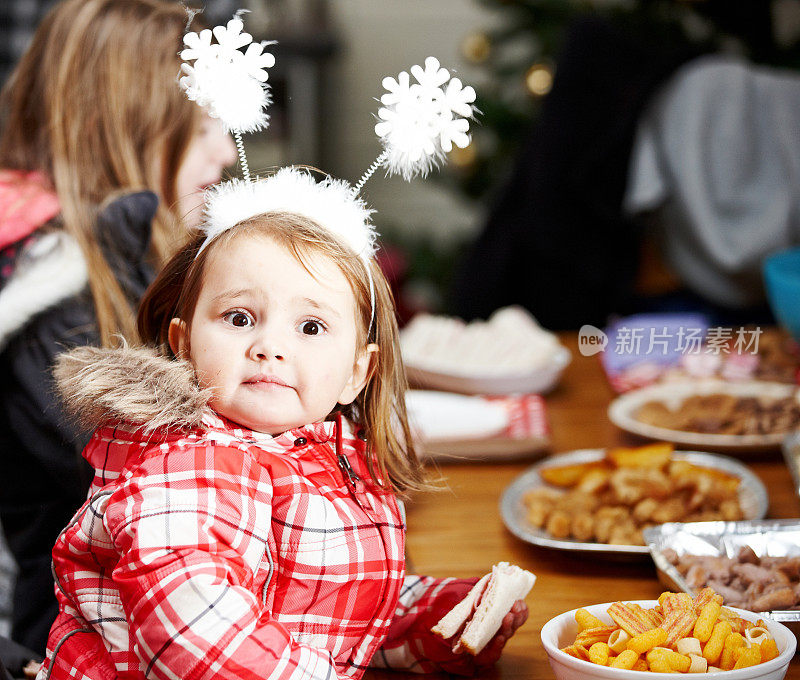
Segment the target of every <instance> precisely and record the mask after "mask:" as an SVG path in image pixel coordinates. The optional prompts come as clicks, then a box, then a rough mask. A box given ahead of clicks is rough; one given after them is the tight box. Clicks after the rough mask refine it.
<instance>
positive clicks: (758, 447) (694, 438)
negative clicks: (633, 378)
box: [608, 379, 796, 452]
mask: <svg viewBox="0 0 800 680" xmlns="http://www.w3.org/2000/svg"><path fill="white" fill-rule="evenodd" d="M795 392H796V388H795V386H793V385H787V384H785V383H776V382H762V381H757V380H752V381H747V382H741V383H739V382H728V381H724V380H713V379H708V380H686V381H676V382H665V383H658V384H656V385H649V386H648V387H643V388H641V389H638V390H632V391H630V392H627V393H625V394H623V395H622V396H619V397H617V398H616V399H615V400H614V401H612V402H611V405H610V406H609V407H608V417H609V418H610V419H611V422H612V423H614V424H615V425H616V426H617V427H619V428H621V429H623V430H625V431H627V432H631V433H633V434H638V435H640V436H642V437H647V438H649V439H658V440H660V441H668V442H673V443H675V444H682V445H685V446H698V447H702V448H712V449H721V450H725V451H729V452H733V451H742V452H746V451H765V450H769V449H774V448H777V447H779V446H780V445H781V442H782V441H783V440H784V438H785V437H786V436H787V434H788V433H786V432H783V433H777V434H705V433H700V432H686V431H683V430H669V429H667V428H665V427H657V426H655V425H649V424H648V423H643V422H641V421H639V420H637V419H636V418H635V417H634V414H635V413H636V412H637V411H638V410H639V408H640V407H641V406H643V405H644V404H646V403H647V402H649V401H660V402H663V403H664V404H666V405H667V406H668V407H670V408H677V407H678V406H680V404H681V403H682V402H683V401H684V400H685V399H687V398H688V397H692V396H695V395H708V394H731V395H733V396H736V397H768V398H773V399H782V398H784V397H788V396H791V395H792V394H794V393H795Z"/></svg>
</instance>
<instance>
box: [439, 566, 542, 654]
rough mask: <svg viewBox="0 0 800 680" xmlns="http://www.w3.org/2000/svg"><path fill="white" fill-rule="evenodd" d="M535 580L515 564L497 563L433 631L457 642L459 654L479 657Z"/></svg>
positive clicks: (455, 647) (456, 648) (454, 645)
mask: <svg viewBox="0 0 800 680" xmlns="http://www.w3.org/2000/svg"><path fill="white" fill-rule="evenodd" d="M535 581H536V576H534V575H533V574H531V572H529V571H525V570H524V569H520V568H519V567H517V566H515V565H513V564H509V563H508V562H500V563H499V564H495V565H494V566H493V567H492V571H491V572H490V573H488V574H486V575H485V576H484V577H483V578H481V579H480V581H478V582H477V583H476V584H475V585H474V586H473V587H472V590H470V591H469V593H468V594H467V596H466V597H465V598H464V599H463V600H461V602H459V603H458V604H457V605H456V606H455V607H453V608H452V609H451V610H450V611H449V612H448V613H447V614H445V615H444V616H443V617H442V618H441V619H440V621H439V623H437V624H436V625H435V626H434V627H433V628H431V631H432V632H433V633H435V634H436V635H438V636H439V637H441V638H442V639H444V640H453V651H454V652H456V653H457V652H460V651H462V650H466V651H467V652H469V653H470V654H473V655H475V654H478V653H480V651H481V650H482V649H483V648H484V647H485V646H486V645H487V643H488V642H489V640H491V639H492V638H493V637H494V636H495V634H496V633H497V631H498V630H500V626H501V625H502V623H503V619H504V618H505V615H506V614H508V612H509V611H511V607H512V606H513V604H514V603H515V602H516V601H517V600H522V599H524V598H525V596H526V595H527V594H528V593H529V592H530V590H531V588H532V587H533V584H534V583H535Z"/></svg>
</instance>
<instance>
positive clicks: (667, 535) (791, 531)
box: [643, 519, 800, 639]
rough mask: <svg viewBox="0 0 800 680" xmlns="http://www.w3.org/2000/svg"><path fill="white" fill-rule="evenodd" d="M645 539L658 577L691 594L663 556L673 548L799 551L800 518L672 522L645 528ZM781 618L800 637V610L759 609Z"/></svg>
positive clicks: (731, 552) (729, 552)
mask: <svg viewBox="0 0 800 680" xmlns="http://www.w3.org/2000/svg"><path fill="white" fill-rule="evenodd" d="M643 533H644V540H645V543H647V547H648V549H649V550H650V554H651V556H652V557H653V562H655V565H656V569H657V570H658V577H659V580H660V581H661V582H662V583H663V584H664V585H665V586H666V587H667V588H670V589H672V590H682V591H683V592H685V593H689V594H690V595H692V596H694V595H696V591H695V590H694V589H692V588H690V587H689V585H688V584H687V583H686V581H685V579H684V578H683V577H682V576H681V575H680V573H679V572H678V570H677V568H676V567H675V566H674V565H672V564H671V563H670V562H669V561H668V560H667V558H666V557H665V556H664V550H666V549H667V548H671V549H672V550H674V551H675V552H676V553H678V554H679V555H682V554H686V553H688V554H692V555H711V556H725V557H735V556H736V554H737V553H738V551H739V548H741V547H742V546H745V545H747V546H750V548H752V549H753V552H755V553H756V555H758V556H759V557H762V556H770V557H783V556H794V555H800V519H771V520H769V519H768V520H746V521H741V522H689V523H685V524H680V523H678V522H672V523H669V524H661V525H659V526H655V527H652V528H650V529H645V530H644V532H643ZM759 613H760V614H761V615H763V616H764V617H769V618H771V619H772V620H774V621H780V622H781V623H783V624H784V625H786V626H788V627H789V628H790V629H791V630H792V632H793V633H794V634H795V637H798V639H800V610H794V609H781V610H773V611H769V612H759Z"/></svg>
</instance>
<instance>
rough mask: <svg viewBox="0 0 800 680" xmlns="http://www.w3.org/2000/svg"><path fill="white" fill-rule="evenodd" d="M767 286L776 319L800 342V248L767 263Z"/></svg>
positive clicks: (765, 269) (778, 255)
mask: <svg viewBox="0 0 800 680" xmlns="http://www.w3.org/2000/svg"><path fill="white" fill-rule="evenodd" d="M764 284H765V286H766V289H767V299H768V300H769V306H770V307H771V308H772V313H773V314H775V318H776V319H778V321H779V322H780V324H781V325H782V326H783V327H784V328H785V329H786V330H787V331H789V333H791V334H792V337H793V338H794V339H795V340H797V341H798V342H800V248H791V249H789V250H784V251H781V252H779V253H775V254H774V255H770V256H769V257H768V258H767V259H766V260H764Z"/></svg>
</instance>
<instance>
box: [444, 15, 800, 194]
mask: <svg viewBox="0 0 800 680" xmlns="http://www.w3.org/2000/svg"><path fill="white" fill-rule="evenodd" d="M477 1H478V2H481V4H483V5H485V6H487V7H489V8H493V9H496V10H497V11H498V12H499V13H500V15H501V18H502V21H501V23H502V26H500V27H499V28H495V29H491V30H486V31H479V32H476V33H474V34H472V35H469V36H467V37H466V38H465V39H464V42H463V44H462V50H463V53H464V56H465V57H466V58H467V59H468V60H469V61H471V62H472V63H474V64H476V65H479V66H480V67H482V68H484V69H485V71H486V82H485V83H481V84H480V86H479V87H478V88H477V89H478V92H479V96H478V101H477V102H476V104H477V106H478V108H479V109H480V110H481V115H480V116H479V121H480V124H479V125H476V126H474V128H473V129H474V134H473V142H472V144H470V146H468V147H467V148H466V149H456V150H455V151H454V153H453V154H452V157H451V163H450V167H451V171H450V172H448V173H443V174H442V177H443V178H444V179H445V181H447V182H451V183H454V184H455V185H456V186H457V187H458V188H459V189H460V190H461V191H462V192H464V193H465V194H466V195H467V196H470V197H472V198H480V197H483V196H485V195H487V193H489V192H490V191H492V190H494V189H495V188H496V187H497V185H498V183H499V182H500V181H502V179H503V178H504V177H505V176H506V174H507V172H508V170H509V167H510V165H511V163H512V162H513V160H514V157H515V156H516V150H517V147H518V145H519V143H520V140H521V139H522V138H523V136H524V134H525V132H526V131H527V130H528V128H529V127H530V126H531V123H532V122H533V121H534V120H535V118H536V116H537V114H538V111H539V108H540V104H541V101H542V98H543V97H544V96H545V95H546V94H547V93H548V92H549V91H550V88H551V86H552V83H553V78H554V76H555V71H556V68H557V63H556V62H557V56H558V53H559V51H560V48H561V43H562V39H563V37H564V35H565V33H566V30H567V28H568V27H569V25H570V24H571V23H572V22H573V21H574V20H576V19H578V18H579V17H582V16H586V15H587V14H595V15H600V16H602V17H605V18H606V19H608V20H609V21H611V22H614V23H615V24H616V25H617V26H618V27H620V28H622V29H623V30H626V31H631V32H635V33H637V34H638V35H646V36H648V39H652V41H654V42H660V43H663V44H673V45H677V44H681V43H685V44H687V45H689V44H691V45H695V46H697V47H700V48H702V49H706V50H708V51H725V52H733V53H736V54H739V55H741V56H743V57H745V58H747V59H750V60H751V61H753V62H756V63H762V64H770V65H773V66H782V67H789V68H800V41H798V34H800V0H477Z"/></svg>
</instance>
